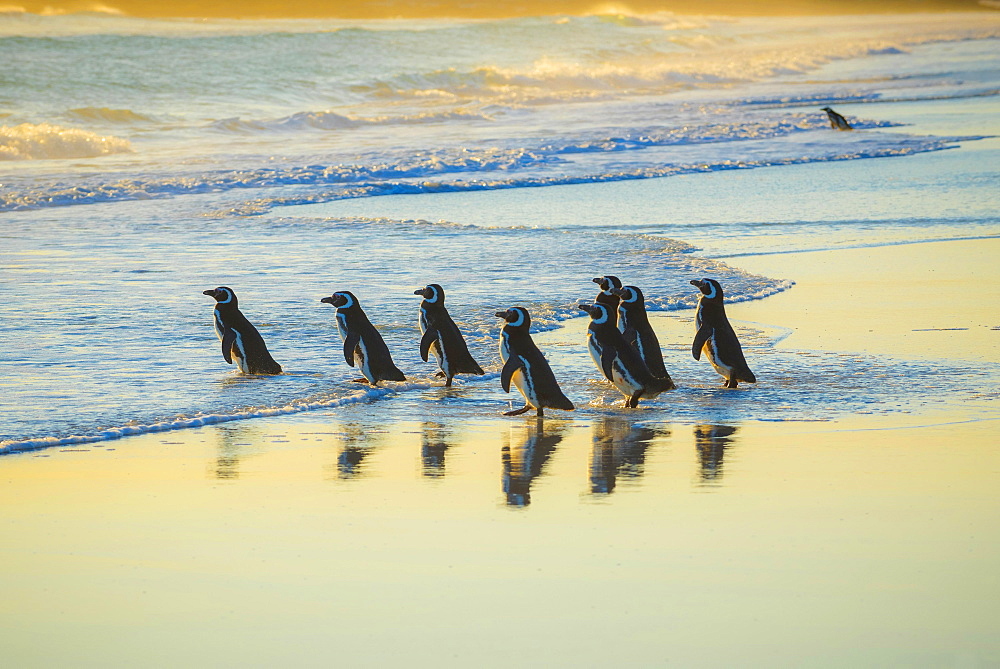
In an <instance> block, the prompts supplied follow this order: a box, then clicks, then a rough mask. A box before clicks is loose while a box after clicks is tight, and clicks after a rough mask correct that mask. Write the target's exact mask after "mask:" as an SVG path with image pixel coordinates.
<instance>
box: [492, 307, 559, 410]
mask: <svg viewBox="0 0 1000 669" xmlns="http://www.w3.org/2000/svg"><path fill="white" fill-rule="evenodd" d="M496 317H497V318H502V319H504V321H506V322H505V323H504V325H503V328H501V330H500V358H501V359H502V360H503V370H502V371H501V372H500V386H501V387H502V388H503V390H504V392H505V393H509V392H510V384H511V382H512V381H513V382H514V385H515V386H516V387H517V389H518V390H519V391H521V394H522V395H524V406H523V407H522V408H520V409H515V410H513V411H507V412H505V413H504V415H505V416H519V415H520V414H522V413H525V412H526V411H529V410H530V409H537V410H538V415H539V416H543V415H545V414H544V409H545V407H551V408H553V409H562V410H563V411H572V410H573V409H574V406H573V403H572V402H571V401H569V399H568V398H567V397H566V396H565V395H563V391H562V389H561V388H560V387H559V383H558V382H556V377H555V374H553V373H552V368H551V367H549V363H548V361H547V360H546V359H545V356H544V355H542V352H541V351H539V350H538V347H537V346H535V342H534V340H532V338H531V334H530V333H529V328H530V326H531V316H530V315H529V314H528V310H527V309H525V308H523V307H511V308H510V309H508V310H507V311H498V312H497V313H496Z"/></svg>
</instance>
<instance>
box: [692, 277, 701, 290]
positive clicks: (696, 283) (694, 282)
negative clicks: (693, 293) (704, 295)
mask: <svg viewBox="0 0 1000 669" xmlns="http://www.w3.org/2000/svg"><path fill="white" fill-rule="evenodd" d="M689 283H690V284H691V285H692V286H695V287H696V288H698V289H699V290H701V289H702V288H703V287H704V286H705V282H704V281H701V280H699V279H692V280H691V281H690V282H689Z"/></svg>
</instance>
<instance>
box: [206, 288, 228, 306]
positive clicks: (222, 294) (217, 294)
mask: <svg viewBox="0 0 1000 669" xmlns="http://www.w3.org/2000/svg"><path fill="white" fill-rule="evenodd" d="M201 294H202V295H211V296H212V297H214V298H215V301H216V302H218V303H219V304H228V305H231V306H233V307H235V306H236V293H234V292H233V289H232V288H227V287H226V286H219V287H218V288H213V289H212V290H203V291H202V292H201Z"/></svg>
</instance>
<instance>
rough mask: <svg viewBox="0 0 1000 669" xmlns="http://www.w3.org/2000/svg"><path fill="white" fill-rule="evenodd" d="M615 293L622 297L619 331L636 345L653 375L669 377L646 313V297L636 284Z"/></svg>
mask: <svg viewBox="0 0 1000 669" xmlns="http://www.w3.org/2000/svg"><path fill="white" fill-rule="evenodd" d="M615 293H616V294H617V295H618V297H620V298H621V301H620V302H619V303H618V331H619V332H621V333H622V334H623V335H625V341H627V342H628V343H629V344H631V345H632V346H634V347H635V349H636V350H637V351H639V355H640V356H641V357H642V361H643V362H645V363H646V367H648V368H649V371H650V372H652V374H653V376H656V377H659V378H663V379H669V378H670V374H668V373H667V368H666V367H665V366H664V365H663V352H662V351H660V342H659V341H657V339H656V333H655V332H653V326H651V325H650V324H649V316H647V315H646V299H645V298H644V297H643V295H642V291H641V290H639V288H637V287H636V286H622V287H621V288H619V289H618V290H617V291H615Z"/></svg>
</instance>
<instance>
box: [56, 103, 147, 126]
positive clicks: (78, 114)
mask: <svg viewBox="0 0 1000 669" xmlns="http://www.w3.org/2000/svg"><path fill="white" fill-rule="evenodd" d="M66 116H67V117H68V118H69V119H70V120H72V121H75V122H98V123H110V124H115V125H132V124H141V123H152V122H154V119H153V118H151V117H149V116H146V115H145V114H140V113H139V112H134V111H132V110H131V109H108V108H107V107H79V108H77V109H70V110H68V111H67V112H66Z"/></svg>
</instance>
